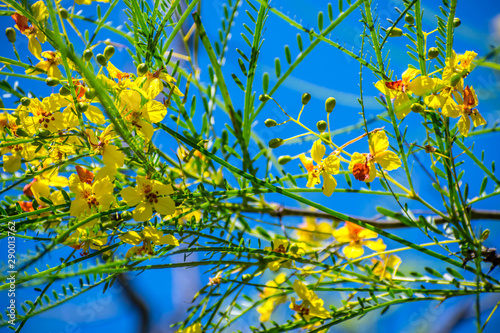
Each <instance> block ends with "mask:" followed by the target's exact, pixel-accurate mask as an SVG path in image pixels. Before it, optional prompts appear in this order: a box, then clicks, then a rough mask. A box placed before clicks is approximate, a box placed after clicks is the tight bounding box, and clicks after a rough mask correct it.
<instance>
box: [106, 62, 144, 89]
mask: <svg viewBox="0 0 500 333" xmlns="http://www.w3.org/2000/svg"><path fill="white" fill-rule="evenodd" d="M106 69H107V70H108V73H109V76H110V77H111V78H112V79H115V80H117V81H116V82H115V81H113V80H110V79H108V78H107V77H106V76H105V75H102V74H100V75H98V78H99V80H101V82H103V83H104V84H105V85H106V86H108V87H110V88H113V89H116V90H117V91H118V92H120V91H122V90H123V89H127V88H133V87H134V86H135V84H134V81H132V80H131V79H130V77H131V74H130V73H125V72H122V71H120V70H119V69H118V68H116V67H115V66H114V65H113V64H112V63H111V61H108V64H107V65H106Z"/></svg>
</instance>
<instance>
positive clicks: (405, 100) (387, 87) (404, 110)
mask: <svg viewBox="0 0 500 333" xmlns="http://www.w3.org/2000/svg"><path fill="white" fill-rule="evenodd" d="M419 74H420V70H418V69H414V68H410V67H409V68H408V69H407V70H406V71H404V73H403V74H402V75H401V79H400V80H397V81H392V82H385V81H382V80H380V81H378V82H377V83H375V88H377V89H378V90H380V92H382V93H383V94H385V95H386V96H387V97H388V98H391V99H394V102H393V105H394V113H395V114H396V117H397V118H398V119H403V118H404V117H406V116H407V115H408V114H409V113H410V112H411V104H412V102H411V100H410V98H409V97H408V94H415V95H417V96H424V95H426V94H428V93H429V92H431V91H432V89H434V88H435V87H436V81H435V80H434V79H432V78H430V77H428V76H419V77H416V76H417V75H419Z"/></svg>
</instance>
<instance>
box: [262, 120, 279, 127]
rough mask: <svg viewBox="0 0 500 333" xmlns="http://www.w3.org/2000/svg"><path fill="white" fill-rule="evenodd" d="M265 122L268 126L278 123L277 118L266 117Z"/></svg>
mask: <svg viewBox="0 0 500 333" xmlns="http://www.w3.org/2000/svg"><path fill="white" fill-rule="evenodd" d="M264 124H265V125H266V126H267V127H274V126H276V125H278V123H277V122H276V120H274V119H266V120H265V121H264Z"/></svg>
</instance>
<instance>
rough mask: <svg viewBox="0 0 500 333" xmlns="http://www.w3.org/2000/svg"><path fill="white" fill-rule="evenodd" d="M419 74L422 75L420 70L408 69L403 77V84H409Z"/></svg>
mask: <svg viewBox="0 0 500 333" xmlns="http://www.w3.org/2000/svg"><path fill="white" fill-rule="evenodd" d="M418 74H420V70H418V69H415V68H410V67H408V69H407V70H405V71H404V72H403V74H402V75H401V79H402V80H403V83H405V84H408V83H409V82H410V81H411V80H413V78H414V77H415V76H417V75H418Z"/></svg>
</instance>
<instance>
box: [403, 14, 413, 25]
mask: <svg viewBox="0 0 500 333" xmlns="http://www.w3.org/2000/svg"><path fill="white" fill-rule="evenodd" d="M405 21H406V23H408V24H410V25H413V24H415V18H414V17H413V16H411V15H410V14H406V16H405Z"/></svg>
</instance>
